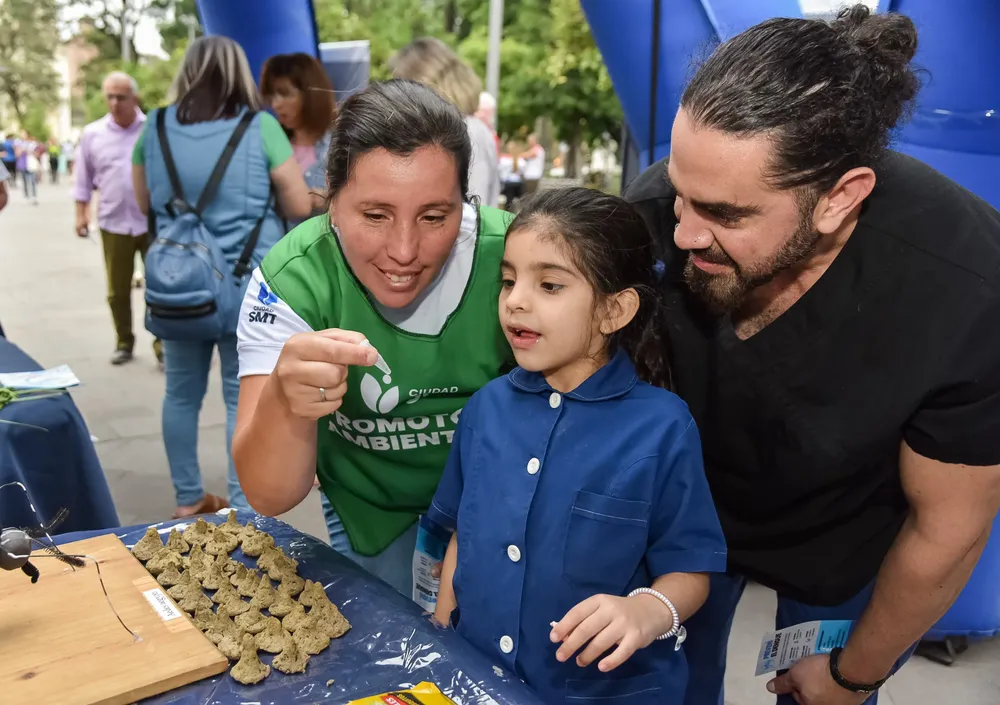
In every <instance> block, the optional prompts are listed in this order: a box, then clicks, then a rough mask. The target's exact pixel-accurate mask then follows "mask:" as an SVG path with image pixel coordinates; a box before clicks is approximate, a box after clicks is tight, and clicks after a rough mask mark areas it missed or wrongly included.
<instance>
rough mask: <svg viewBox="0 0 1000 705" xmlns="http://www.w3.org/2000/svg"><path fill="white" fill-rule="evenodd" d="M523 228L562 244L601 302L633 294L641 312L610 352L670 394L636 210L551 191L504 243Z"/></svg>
mask: <svg viewBox="0 0 1000 705" xmlns="http://www.w3.org/2000/svg"><path fill="white" fill-rule="evenodd" d="M523 228H532V229H533V230H534V231H535V232H536V233H538V234H539V235H544V236H548V237H553V238H557V239H558V240H560V241H562V242H563V243H565V245H566V246H567V247H568V248H569V252H570V256H571V257H572V258H573V261H574V263H575V264H576V266H577V267H578V268H579V270H580V272H581V274H583V276H584V277H585V278H586V279H587V281H588V282H589V283H590V285H591V286H592V287H594V291H595V292H596V293H597V294H598V295H599V296H612V295H614V294H617V293H618V292H620V291H624V290H626V289H635V291H636V293H637V294H639V310H638V312H637V313H636V315H635V317H634V318H633V319H632V320H631V321H630V322H629V324H628V325H626V326H625V327H624V328H622V329H621V330H620V331H618V332H617V333H615V334H614V335H612V336H610V338H609V340H608V351H609V353H611V352H613V351H614V350H615V349H617V348H619V347H620V348H622V349H623V350H625V352H626V353H627V354H628V356H629V358H631V360H632V362H633V363H634V364H635V367H636V371H637V372H638V373H639V377H640V378H641V379H642V380H643V381H645V382H649V383H650V384H653V385H656V386H658V387H664V388H666V389H669V388H670V362H669V361H670V358H669V343H668V341H667V338H666V327H665V325H664V307H663V303H662V301H661V294H660V291H661V288H660V286H659V284H658V282H659V273H658V271H657V262H656V255H655V251H654V246H653V239H652V237H650V234H649V230H648V229H647V228H646V223H645V221H643V219H642V218H641V217H640V216H639V214H638V213H637V212H636V211H635V209H633V208H632V206H631V205H630V204H629V203H628V202H627V201H625V200H623V199H621V198H619V197H618V196H609V195H608V194H605V193H601V192H600V191H594V190H592V189H587V188H579V187H572V188H562V189H554V190H551V191H543V192H541V193H539V194H538V195H536V196H533V197H532V198H531V199H530V200H529V201H528V202H527V203H525V204H524V207H523V208H522V209H521V212H520V213H518V215H517V217H516V218H514V221H513V222H512V223H511V224H510V227H509V228H508V229H507V235H508V237H509V236H510V235H511V233H515V232H517V231H518V230H521V229H523Z"/></svg>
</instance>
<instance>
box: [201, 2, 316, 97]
mask: <svg viewBox="0 0 1000 705" xmlns="http://www.w3.org/2000/svg"><path fill="white" fill-rule="evenodd" d="M196 2H197V5H198V14H199V15H200V16H201V25H202V27H204V28H205V33H206V34H221V35H223V36H225V37H229V38H230V39H234V40H235V41H237V42H239V44H240V46H242V47H243V51H245V52H246V54H247V60H248V61H249V62H250V70H251V71H252V72H253V75H254V78H256V79H258V80H260V70H261V68H262V67H263V65H264V62H265V61H266V60H267V58H268V57H269V56H274V55H275V54H292V53H294V52H299V51H301V52H304V53H306V54H309V55H311V56H315V57H317V58H319V52H318V49H317V46H318V37H317V32H316V17H315V15H314V14H313V4H312V2H311V0H196Z"/></svg>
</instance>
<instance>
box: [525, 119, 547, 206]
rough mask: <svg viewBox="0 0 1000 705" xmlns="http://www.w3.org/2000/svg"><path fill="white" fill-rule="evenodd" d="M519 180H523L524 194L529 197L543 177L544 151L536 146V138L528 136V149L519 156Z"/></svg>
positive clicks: (540, 146)
mask: <svg viewBox="0 0 1000 705" xmlns="http://www.w3.org/2000/svg"><path fill="white" fill-rule="evenodd" d="M520 159H521V164H522V165H523V166H522V167H521V178H523V179H524V194H525V195H526V196H530V195H531V194H533V193H534V192H535V191H537V190H538V184H539V182H540V181H541V180H542V176H544V175H545V149H543V148H542V145H540V144H538V136H537V135H535V134H534V133H532V134H530V135H528V149H526V150H525V151H524V152H523V153H522V154H521V157H520Z"/></svg>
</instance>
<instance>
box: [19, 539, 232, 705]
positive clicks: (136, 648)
mask: <svg viewBox="0 0 1000 705" xmlns="http://www.w3.org/2000/svg"><path fill="white" fill-rule="evenodd" d="M61 548H62V549H63V551H65V552H66V553H74V554H87V555H90V556H93V557H94V558H95V559H97V561H98V562H99V563H100V572H101V576H102V577H103V578H104V586H105V587H106V589H107V592H108V596H107V598H105V595H104V591H103V590H102V589H101V581H100V580H99V579H98V573H97V568H96V567H95V565H94V561H92V560H87V561H86V565H85V566H84V567H83V568H76V569H75V570H74V569H73V568H71V567H70V566H68V565H66V564H65V563H62V562H61V561H57V560H55V559H54V558H44V557H40V558H37V559H34V558H33V559H32V561H31V562H32V564H33V565H35V566H36V567H37V568H38V570H39V571H40V572H41V578H39V580H38V582H37V583H35V584H32V583H31V580H30V579H29V578H28V576H26V575H24V574H23V573H21V572H20V571H15V572H6V571H0V694H2V695H0V702H3V703H4V705H20V704H21V703H24V704H26V705H27V704H29V703H30V704H31V705H35V704H36V703H45V704H46V705H50V704H52V705H55V704H56V703H60V704H66V705H70V704H72V705H95V704H97V703H100V704H101V705H126V704H127V703H134V702H135V701H137V700H140V699H142V698H147V697H150V696H152V695H157V694H159V693H164V692H166V691H168V690H172V689H174V688H177V687H179V686H182V685H186V684H188V683H192V682H194V681H197V680H201V679H202V678H206V677H208V676H213V675H216V674H218V673H222V672H223V671H224V670H226V668H227V666H228V661H227V660H226V657H225V656H223V655H222V654H221V653H219V651H218V650H217V649H216V648H215V646H213V645H212V642H210V641H209V640H208V639H206V638H205V636H204V635H203V634H202V633H201V632H200V631H199V630H198V628H197V627H195V626H194V623H193V622H192V621H191V619H190V618H189V617H188V615H187V614H186V613H185V612H183V611H182V610H181V609H179V608H178V607H177V605H176V603H175V602H174V601H173V600H172V599H171V598H170V597H169V596H168V595H167V593H166V590H165V589H164V588H162V587H161V586H160V585H158V584H157V583H156V580H155V579H154V578H153V577H152V576H151V575H150V574H149V573H147V572H146V569H145V568H143V567H142V564H141V563H139V561H138V560H136V559H135V558H134V557H133V556H132V554H131V553H129V552H128V549H127V548H125V546H124V544H122V542H121V541H120V540H119V539H118V537H116V536H112V535H108V536H98V537H96V538H92V539H87V540H85V541H77V542H75V543H70V544H66V545H65V546H62V547H61ZM109 599H110V602H111V605H114V609H112V608H111V605H109V604H108V600H109ZM116 611H117V613H118V616H116V615H115V612H116ZM119 617H120V618H121V621H119ZM122 623H124V624H125V625H127V627H128V628H129V629H131V630H132V631H133V632H135V633H136V635H137V636H138V641H137V640H136V639H135V638H134V637H133V636H132V634H130V633H129V632H128V630H127V629H126V628H125V626H123V625H122Z"/></svg>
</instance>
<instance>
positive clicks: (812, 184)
mask: <svg viewBox="0 0 1000 705" xmlns="http://www.w3.org/2000/svg"><path fill="white" fill-rule="evenodd" d="M916 51H917V30H916V28H915V27H914V26H913V22H911V21H910V19H909V18H908V17H905V16H903V15H897V14H879V15H873V14H872V13H871V11H870V10H869V9H868V8H867V7H866V6H864V5H855V6H853V7H848V8H845V9H843V10H841V11H840V14H839V15H838V16H837V19H836V20H834V21H833V22H829V23H828V22H825V21H822V20H803V19H783V18H779V19H772V20H768V21H766V22H762V23H761V24H758V25H756V26H754V27H751V28H750V29H748V30H746V31H745V32H743V33H742V34H739V35H737V36H735V37H733V38H732V39H730V40H729V41H727V42H725V43H724V44H722V45H721V46H719V47H718V49H716V51H715V52H714V53H713V54H712V55H711V56H710V57H709V59H708V60H707V61H706V62H705V63H704V64H703V65H702V66H701V68H700V69H699V70H698V72H697V74H696V75H695V77H694V79H693V80H692V81H691V83H690V84H689V85H688V87H687V89H686V90H685V91H684V95H683V96H682V98H681V107H682V108H684V110H685V111H687V113H688V114H689V115H690V116H691V118H692V119H693V120H694V122H695V123H697V124H699V125H702V126H705V127H709V128H713V129H716V130H721V131H723V132H729V133H734V134H737V135H741V136H751V135H759V134H769V135H773V142H774V157H773V160H772V164H771V168H770V173H769V174H768V178H769V180H770V181H771V182H772V183H773V184H774V185H775V186H777V187H778V188H783V189H784V188H796V187H809V188H812V189H814V190H816V191H818V192H823V191H826V190H828V189H830V188H831V187H832V186H833V185H834V184H835V183H836V182H837V180H838V179H840V177H841V176H843V175H844V173H845V172H847V171H849V170H850V169H854V168H856V167H859V166H869V167H874V166H876V165H877V164H878V162H879V160H880V159H881V158H882V157H883V156H884V155H885V152H886V148H887V146H888V143H889V134H890V131H891V130H892V129H893V128H894V127H895V126H896V123H897V122H899V120H900V118H902V117H903V115H904V113H906V112H907V110H908V108H909V107H910V105H911V102H912V100H913V98H914V97H915V96H916V95H917V92H918V91H919V89H920V80H919V78H918V77H917V74H916V72H915V71H914V70H913V68H912V67H911V66H910V60H911V59H912V58H913V55H914V54H915V53H916Z"/></svg>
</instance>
